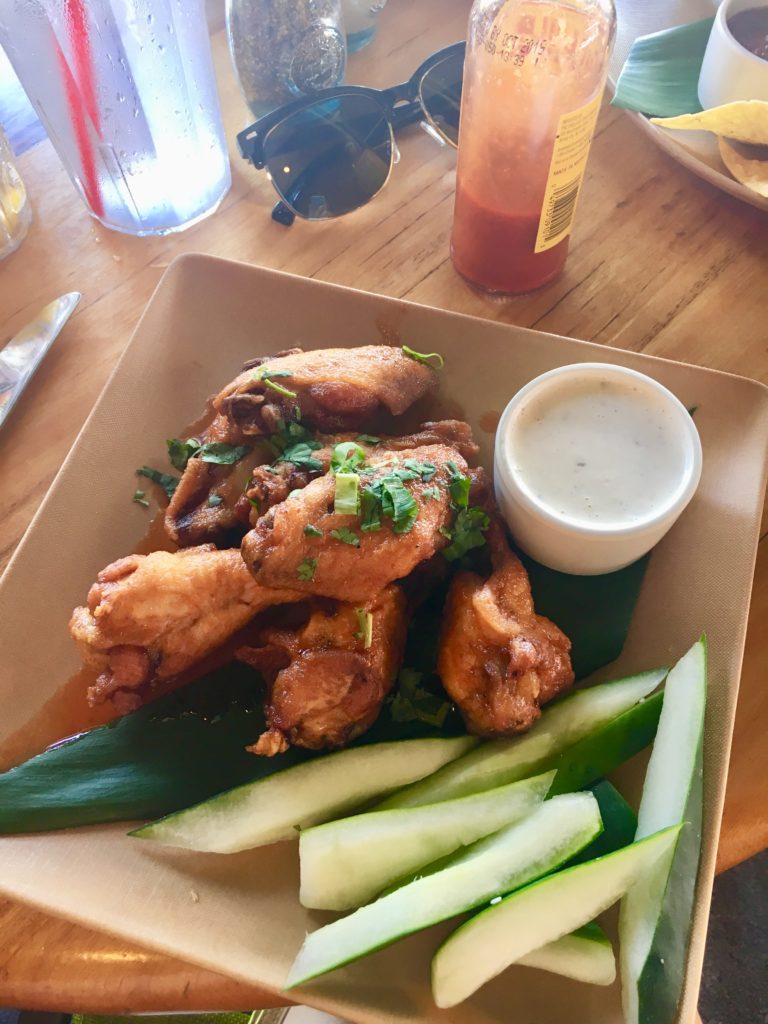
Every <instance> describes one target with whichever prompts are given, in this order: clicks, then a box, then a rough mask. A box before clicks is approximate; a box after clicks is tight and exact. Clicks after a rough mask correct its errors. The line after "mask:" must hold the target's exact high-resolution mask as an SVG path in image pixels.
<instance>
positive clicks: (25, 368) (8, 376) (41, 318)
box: [0, 292, 80, 427]
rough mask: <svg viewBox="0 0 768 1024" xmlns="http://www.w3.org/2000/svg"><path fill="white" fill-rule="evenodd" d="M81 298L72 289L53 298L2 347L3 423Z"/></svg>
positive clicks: (0, 392)
mask: <svg viewBox="0 0 768 1024" xmlns="http://www.w3.org/2000/svg"><path fill="white" fill-rule="evenodd" d="M79 301H80V292H68V293H67V294H66V295H62V296H61V297H60V298H58V299H54V300H53V302H49V303H48V305H47V306H45V307H44V308H43V309H41V310H40V312H39V313H38V314H37V316H36V317H35V319H34V320H32V321H31V323H28V324H27V325H26V327H22V329H21V330H20V331H19V333H18V334H17V335H16V336H15V337H13V338H11V340H10V341H9V342H8V344H7V345H6V346H5V348H3V349H2V350H1V351H0V427H1V426H2V425H3V423H5V420H6V418H7V416H8V413H9V412H10V411H11V409H12V408H13V407H14V405H15V404H16V402H17V400H18V398H19V396H20V395H21V393H22V391H23V390H24V388H25V387H26V386H27V384H28V383H29V381H30V379H31V377H32V374H33V373H34V372H35V370H36V369H37V368H38V366H39V365H40V363H41V362H42V361H43V357H44V356H45V353H46V352H47V351H48V349H49V348H50V347H51V345H52V344H53V343H54V341H55V340H56V336H57V335H58V333H59V331H60V330H61V328H62V327H63V326H64V324H65V323H66V322H67V320H68V319H69V317H70V315H71V314H72V311H73V310H74V308H75V306H76V305H77V304H78V302H79Z"/></svg>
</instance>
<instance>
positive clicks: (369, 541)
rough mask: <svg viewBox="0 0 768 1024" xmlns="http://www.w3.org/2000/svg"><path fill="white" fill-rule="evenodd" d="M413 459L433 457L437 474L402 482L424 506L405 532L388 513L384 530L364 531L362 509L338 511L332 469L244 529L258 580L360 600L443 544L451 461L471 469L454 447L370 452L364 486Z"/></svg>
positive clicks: (460, 469)
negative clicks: (397, 529)
mask: <svg viewBox="0 0 768 1024" xmlns="http://www.w3.org/2000/svg"><path fill="white" fill-rule="evenodd" d="M408 460H413V461H414V462H416V463H419V464H422V465H424V464H429V465H430V466H432V467H433V468H434V474H433V475H432V476H431V477H430V478H429V480H425V479H423V478H422V477H421V476H417V477H416V478H415V479H411V480H406V481H403V483H402V486H403V488H404V489H405V491H407V492H408V494H409V495H410V496H412V498H413V499H414V501H415V502H416V511H417V513H418V514H417V516H416V518H415V521H414V522H413V524H412V526H411V527H410V529H409V530H407V532H406V531H405V530H404V531H402V532H395V530H394V529H393V526H392V522H393V520H392V519H391V518H386V517H384V516H382V518H381V526H380V528H379V529H377V530H371V531H365V530H363V529H362V528H361V527H362V524H361V519H360V517H359V516H355V515H339V514H337V513H335V512H334V490H335V477H334V476H333V474H330V473H329V474H326V475H325V476H323V477H320V478H319V479H318V480H313V481H312V482H311V483H310V484H309V485H308V486H307V487H305V488H304V490H302V491H299V492H298V493H297V494H295V495H293V496H292V497H290V498H288V499H287V500H286V501H284V502H283V503H282V504H280V505H276V506H275V507H274V508H272V509H271V510H270V511H269V512H267V514H266V515H264V516H262V517H261V518H260V519H259V521H258V522H257V524H256V527H255V528H254V529H253V530H251V532H250V533H249V534H247V535H246V537H245V539H244V540H243V544H242V549H241V550H242V553H243V558H244V559H245V562H246V564H247V566H248V568H249V569H250V570H251V572H252V573H253V575H254V577H255V579H256V581H257V582H258V583H260V584H261V585H262V586H265V587H288V588H293V587H295V588H297V589H299V590H303V591H305V592H306V593H309V594H315V595H320V596H323V597H334V598H336V599H337V600H339V601H353V602H358V603H361V604H362V603H365V602H366V601H370V600H372V599H373V598H374V597H375V595H376V594H378V593H380V591H382V590H383V589H384V588H385V587H386V586H387V585H388V584H389V583H392V582H393V581H394V580H398V579H402V578H403V577H404V576H407V575H408V574H409V573H410V572H412V570H413V569H415V568H416V566H417V565H418V564H419V563H420V562H423V561H425V560H426V559H428V558H431V557H432V555H434V553H435V552H436V551H439V550H440V549H441V548H443V547H445V545H446V544H447V543H448V539H447V536H446V534H447V532H448V527H449V526H450V525H451V522H452V518H453V510H452V506H451V497H450V493H449V486H450V483H451V480H452V469H451V465H450V464H452V465H453V467H455V471H458V472H459V473H461V474H465V473H466V472H467V464H466V462H465V461H464V459H463V458H462V457H461V455H459V453H458V452H457V451H456V450H455V449H453V448H448V447H446V446H445V445H426V446H425V447H423V448H411V449H405V450H404V451H399V452H393V451H382V452H377V453H375V454H372V455H371V456H370V459H369V461H368V466H369V468H370V471H369V472H367V473H365V474H364V475H363V476H361V484H360V487H361V490H362V491H363V492H365V491H366V490H369V489H370V488H371V487H374V486H375V485H376V484H377V482H378V481H381V480H382V479H383V478H390V479H391V478H392V472H393V470H394V469H397V468H400V467H403V466H404V463H406V462H407V461H408ZM407 500H410V498H409V499H407ZM339 531H341V536H340V535H339Z"/></svg>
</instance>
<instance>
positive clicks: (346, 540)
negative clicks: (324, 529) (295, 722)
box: [304, 526, 360, 548]
mask: <svg viewBox="0 0 768 1024" xmlns="http://www.w3.org/2000/svg"><path fill="white" fill-rule="evenodd" d="M304 532H305V533H306V527H305V529H304ZM329 536H331V537H333V538H334V540H340V541H341V542H342V543H343V544H349V545H350V546H351V547H353V548H359V547H360V538H359V537H358V536H357V534H356V533H352V531H351V530H350V529H349V527H348V526H340V527H339V529H338V530H329Z"/></svg>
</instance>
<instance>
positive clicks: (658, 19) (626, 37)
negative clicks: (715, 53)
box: [609, 0, 768, 210]
mask: <svg viewBox="0 0 768 1024" xmlns="http://www.w3.org/2000/svg"><path fill="white" fill-rule="evenodd" d="M614 2H615V4H616V14H617V16H618V30H617V33H616V46H615V48H614V51H613V57H612V58H611V66H610V71H609V80H610V83H611V85H612V86H613V85H615V83H616V81H617V79H618V77H619V73H620V72H621V69H622V68H623V67H624V62H625V61H626V59H627V56H628V54H629V51H630V48H631V46H632V44H633V43H634V41H635V40H636V39H637V38H638V37H639V36H645V35H650V34H651V33H652V32H661V31H663V30H664V29H667V28H673V27H674V26H675V25H686V24H688V23H689V22H692V21H700V20H701V19H702V18H710V17H712V15H713V14H714V13H715V12H716V10H717V7H718V4H717V2H716V0H614ZM627 114H628V115H629V116H630V117H632V118H633V120H634V121H635V123H636V124H637V126H638V127H639V128H640V130H641V131H642V132H644V133H645V134H646V135H647V136H648V137H649V138H651V139H653V141H654V142H655V143H656V145H657V146H659V147H660V148H661V149H663V150H664V152H665V153H668V154H669V155H670V156H671V157H673V158H674V159H675V160H677V161H678V163H681V164H682V165H683V166H684V167H686V168H687V169H688V170H689V171H692V172H693V173H694V174H696V175H697V176H698V177H700V178H703V179H704V180H705V181H708V182H709V183H710V185H715V186H716V187H717V188H719V189H721V190H722V191H723V192H727V193H728V194H729V195H732V196H735V197H736V198H737V199H741V200H742V201H743V202H745V203H749V204H750V205H751V206H755V207H757V208H758V209H760V210H768V199H766V198H764V197H763V196H760V195H758V194H757V193H756V192H753V191H752V190H751V189H749V188H747V187H746V186H745V185H742V184H740V183H739V182H738V181H736V180H735V178H732V177H731V176H730V174H729V173H728V171H727V169H726V167H725V165H724V164H723V161H722V159H721V157H720V152H719V150H718V144H717V137H716V136H715V135H712V134H711V133H710V132H690V131H687V132H673V131H670V130H668V129H665V128H658V127H657V126H656V125H653V124H651V122H650V121H649V120H648V118H647V117H645V116H644V115H643V114H636V113H634V112H633V111H627Z"/></svg>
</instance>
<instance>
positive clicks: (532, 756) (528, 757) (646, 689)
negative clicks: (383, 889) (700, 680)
mask: <svg viewBox="0 0 768 1024" xmlns="http://www.w3.org/2000/svg"><path fill="white" fill-rule="evenodd" d="M666 674H667V670H666V669H656V670H654V671H651V672H642V673H641V674H640V675H636V676H630V677H629V678H627V679H619V680H617V681H615V682H612V683H602V684H601V685H599V686H591V687H588V688H587V689H585V690H576V691H575V692H574V693H571V694H569V695H568V696H567V697H564V698H563V699H562V700H559V701H557V702H556V703H554V704H552V705H550V706H549V707H547V708H545V709H544V711H543V712H542V715H541V718H540V719H539V721H538V722H537V723H536V724H535V725H534V727H533V728H532V729H531V730H530V732H527V733H526V734H525V735H524V736H520V737H518V738H516V739H512V740H496V741H494V742H492V743H483V744H482V745H481V746H479V747H477V748H476V749H475V750H472V751H470V752H469V753H468V754H466V755H465V756H464V757H462V758H460V759H459V760H457V761H456V763H455V764H451V765H448V766H446V767H445V768H442V769H441V770H440V771H438V772H435V774H434V775H432V776H430V777H429V778H426V779H423V780H422V781H421V782H418V783H416V784H414V785H412V786H409V787H408V789H405V790H403V791H402V792H400V793H395V794H393V795H392V796H391V797H388V798H387V799H386V800H384V801H383V802H382V803H381V804H379V805H378V806H377V807H376V808H375V810H386V809H390V808H394V807H418V806H421V805H423V804H433V803H437V802H438V801H440V800H449V799H453V798H454V797H459V796H468V795H469V794H470V793H479V792H482V791H483V790H485V789H492V788H495V787H496V786H503V785H506V784H508V783H510V782H516V781H517V780H518V779H524V778H527V777H528V776H530V775H535V774H538V773H539V772H543V771H547V770H548V769H549V768H551V767H554V759H555V757H556V756H557V755H558V754H559V753H560V752H561V751H562V750H564V749H566V748H567V747H570V746H571V745H572V744H574V743H576V742H578V741H579V740H581V739H583V737H584V736H587V735H589V734H590V733H592V732H594V731H595V730H597V729H600V728H601V727H602V726H604V725H605V724H606V723H607V722H610V721H611V720H612V719H614V718H616V717H617V716H618V715H621V714H623V712H625V711H627V710H628V709H629V708H631V707H632V706H633V705H634V704H637V702H638V701H640V700H642V699H643V698H644V697H647V696H648V694H650V693H651V692H652V691H653V690H655V689H656V687H657V686H658V685H659V683H660V682H661V681H662V680H663V679H664V677H665V675H666ZM601 774H603V772H602V771H598V772H597V774H596V775H593V779H595V778H598V777H599V776H600V775H601ZM588 781H592V780H588Z"/></svg>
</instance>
